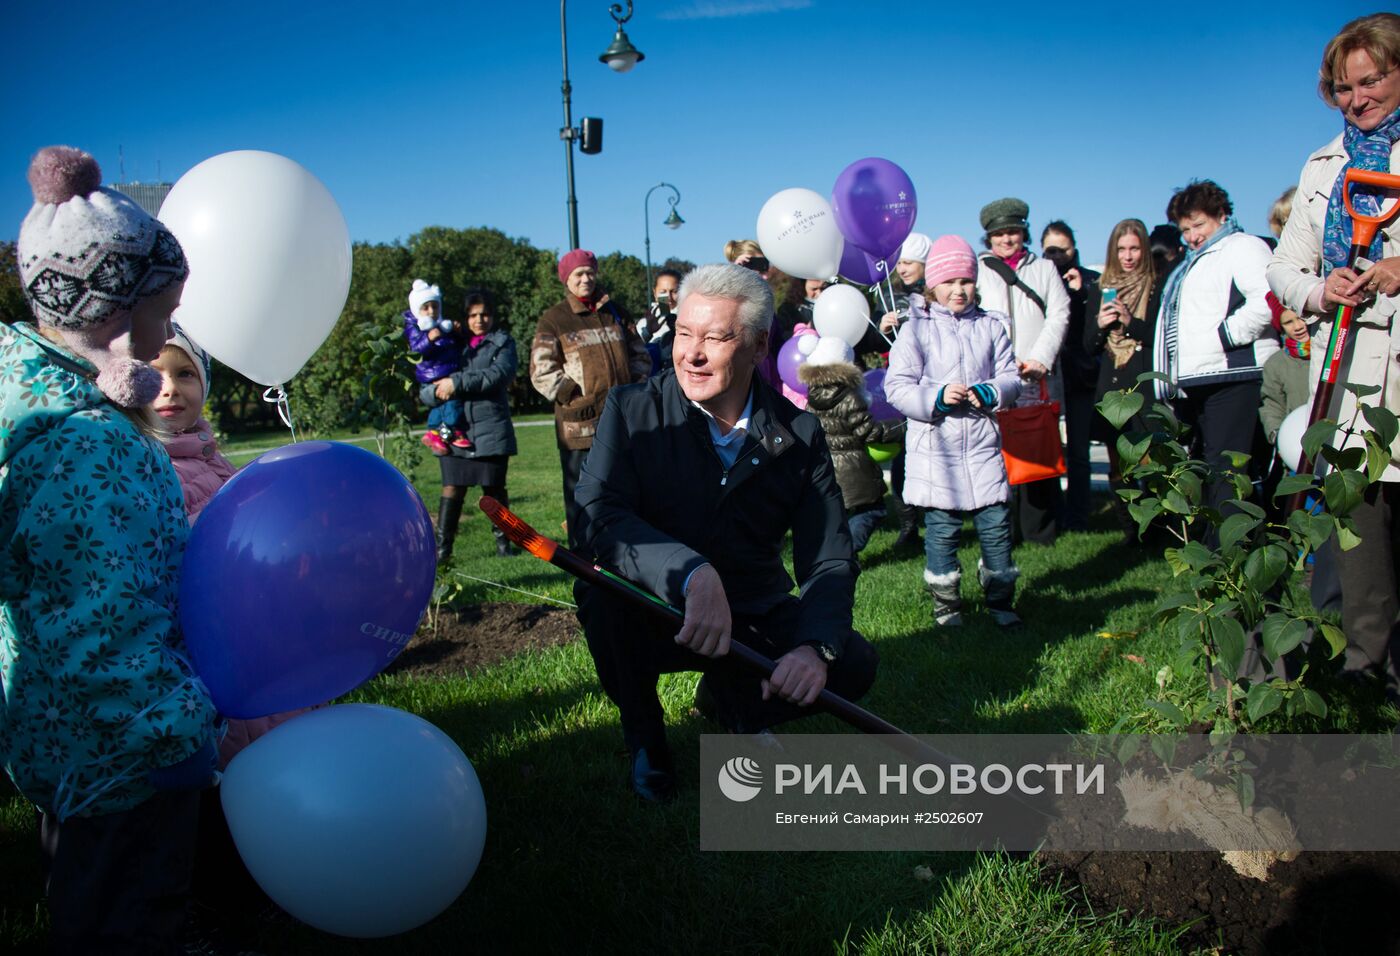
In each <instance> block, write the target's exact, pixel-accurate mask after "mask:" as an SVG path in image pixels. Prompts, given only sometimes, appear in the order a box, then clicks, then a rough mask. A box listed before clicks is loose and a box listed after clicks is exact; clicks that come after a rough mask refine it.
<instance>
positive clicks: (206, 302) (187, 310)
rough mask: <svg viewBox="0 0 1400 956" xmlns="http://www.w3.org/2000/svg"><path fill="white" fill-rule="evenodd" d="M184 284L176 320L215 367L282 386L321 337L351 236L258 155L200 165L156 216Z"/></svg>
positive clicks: (317, 189)
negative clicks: (175, 244) (180, 253)
mask: <svg viewBox="0 0 1400 956" xmlns="http://www.w3.org/2000/svg"><path fill="white" fill-rule="evenodd" d="M160 220H161V222H163V223H165V225H166V226H167V227H168V228H169V229H170V231H171V232H172V233H174V234H175V238H176V239H179V240H180V245H181V246H183V247H184V250H185V256H186V258H188V259H189V263H190V277H189V281H188V282H186V283H185V292H184V295H183V296H182V297H181V299H180V307H179V308H178V309H177V310H176V311H175V316H174V318H175V321H176V322H178V323H179V324H180V326H181V327H182V328H183V329H184V330H185V331H186V332H188V333H189V335H190V338H192V339H194V340H195V341H196V342H198V343H199V344H200V346H201V347H203V348H205V349H207V350H208V351H209V353H210V354H211V355H213V356H214V357H215V358H216V359H218V360H219V361H220V362H223V363H224V364H225V365H228V366H229V367H231V368H233V369H234V370H235V371H238V372H240V373H241V374H243V375H245V376H247V377H248V378H250V379H252V380H253V381H255V382H261V383H262V384H264V385H280V384H282V383H283V382H286V381H287V380H288V379H290V378H291V377H292V376H293V375H295V374H296V373H297V372H298V371H300V369H301V367H302V366H303V365H305V364H306V362H307V360H308V359H309V358H311V356H312V354H313V353H315V351H316V350H317V349H318V348H320V347H321V343H322V342H324V341H325V340H326V336H328V335H330V332H331V328H332V327H334V325H335V322H336V319H338V318H339V317H340V312H341V310H342V309H343V308H344V307H345V299H346V296H348V295H349V293H350V230H349V229H348V228H347V227H346V225H345V217H344V216H343V215H341V212H340V207H339V206H337V205H336V202H335V199H333V198H332V197H331V194H330V192H329V191H328V190H327V189H326V187H325V186H324V185H322V183H321V181H320V180H319V179H317V178H316V177H315V176H313V175H311V173H309V172H307V170H306V169H305V168H304V167H302V166H301V165H300V164H298V163H295V162H293V161H292V160H290V159H287V158H286V157H285V156H278V155H277V154H276V153H265V152H262V151H260V150H238V151H236V152H232V153H221V154H219V155H218V156H214V157H212V158H210V159H206V160H205V161H204V162H202V163H200V164H199V165H198V166H196V167H194V169H191V170H190V171H189V172H187V173H185V175H183V176H181V177H180V180H179V182H177V183H176V184H175V186H174V188H172V189H171V190H170V195H168V196H166V198H165V202H164V204H163V205H162V206H161V208H160Z"/></svg>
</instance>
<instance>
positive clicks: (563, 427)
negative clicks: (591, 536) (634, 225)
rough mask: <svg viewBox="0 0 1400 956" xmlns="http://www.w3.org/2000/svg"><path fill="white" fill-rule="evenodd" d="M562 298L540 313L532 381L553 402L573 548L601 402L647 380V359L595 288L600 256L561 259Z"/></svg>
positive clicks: (579, 253) (580, 253)
mask: <svg viewBox="0 0 1400 956" xmlns="http://www.w3.org/2000/svg"><path fill="white" fill-rule="evenodd" d="M559 281H560V282H562V283H564V288H565V290H566V291H565V294H564V301H562V302H560V303H558V304H557V305H555V306H553V307H552V308H550V309H549V310H548V311H547V312H545V314H544V315H542V316H540V321H539V324H538V325H537V326H536V327H535V339H534V342H533V343H532V345H531V346H530V384H531V385H533V386H534V387H535V391H537V392H539V393H540V394H541V395H543V396H544V397H545V398H547V399H549V400H550V401H551V402H553V403H554V434H555V439H556V441H557V442H558V444H559V465H560V468H561V469H562V470H563V473H564V517H565V519H566V521H567V522H568V531H569V547H570V548H571V549H572V548H575V547H577V545H578V538H577V537H576V536H577V534H578V528H579V517H578V505H577V504H576V503H575V502H574V485H575V484H577V483H578V476H579V471H580V470H581V469H582V467H583V460H584V458H585V457H586V456H587V455H588V449H589V448H591V447H592V445H593V433H594V431H595V430H596V429H597V424H598V417H599V416H600V415H602V413H603V402H604V401H605V400H606V399H607V397H608V391H609V390H610V389H612V387H613V386H615V385H626V384H628V383H629V382H641V381H645V380H646V377H647V375H648V374H649V373H650V372H651V356H650V355H648V354H647V350H646V346H645V345H643V344H642V340H641V339H640V338H638V337H637V333H636V332H634V331H632V329H631V326H630V324H629V323H628V320H627V316H626V315H625V314H624V313H623V311H622V310H621V309H620V308H619V307H618V306H616V305H615V304H613V303H612V302H610V301H609V300H608V296H607V294H606V293H604V292H602V291H601V290H600V289H599V288H598V259H597V257H595V256H594V255H593V253H591V252H589V251H588V250H586V249H574V250H573V251H571V252H569V253H568V254H566V255H565V256H563V257H562V258H561V259H560V260H559Z"/></svg>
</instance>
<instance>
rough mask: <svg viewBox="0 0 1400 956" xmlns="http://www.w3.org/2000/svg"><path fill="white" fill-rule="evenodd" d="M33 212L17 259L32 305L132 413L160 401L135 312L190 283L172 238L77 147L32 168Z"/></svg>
mask: <svg viewBox="0 0 1400 956" xmlns="http://www.w3.org/2000/svg"><path fill="white" fill-rule="evenodd" d="M29 184H30V186H31V187H32V188H33V190H34V206H33V207H32V208H31V209H30V210H29V214H28V215H27V216H25V217H24V222H23V223H22V224H21V226H20V230H19V244H18V249H17V250H16V251H17V258H18V260H19V263H18V264H19V274H20V281H21V282H22V283H23V284H24V295H25V298H26V299H27V300H28V302H29V307H30V308H31V309H32V310H33V311H34V315H35V317H36V318H38V320H39V322H40V323H41V324H42V325H46V326H49V327H51V328H54V329H57V330H58V331H59V332H60V333H61V334H62V336H63V340H64V343H65V344H66V345H67V346H68V347H69V348H70V349H72V350H73V352H75V353H76V354H78V355H79V356H81V357H82V358H84V359H86V360H87V361H89V362H91V363H92V365H93V366H94V367H95V368H96V369H97V372H98V375H97V387H98V388H99V389H101V390H102V393H103V394H104V395H106V396H107V397H108V398H110V399H111V400H112V401H114V402H116V403H117V404H118V405H122V406H125V407H127V408H135V407H138V406H141V405H148V404H150V403H151V402H152V401H154V400H155V397H156V396H157V395H158V394H159V393H160V381H161V380H160V373H159V372H157V371H156V370H155V369H153V368H151V367H150V366H149V365H147V364H146V363H145V362H140V361H137V360H136V359H135V358H134V357H132V355H131V312H132V310H133V309H135V308H136V306H137V305H138V304H139V303H140V302H141V301H142V300H144V299H148V298H151V297H153V296H158V295H160V294H161V293H163V292H165V291H166V290H168V289H169V288H170V287H171V286H173V285H175V284H177V283H179V282H183V281H184V280H185V278H186V277H187V276H188V275H189V267H188V265H187V264H186V262H185V253H184V251H183V250H182V249H181V248H180V243H179V242H178V241H177V240H176V239H175V237H174V236H173V235H171V234H170V231H169V230H168V229H166V228H165V227H164V226H163V225H161V224H160V223H159V222H158V221H157V220H155V219H152V218H151V217H150V216H148V215H147V214H146V213H145V212H144V211H143V210H142V209H141V207H140V206H138V205H136V203H134V202H132V201H131V200H130V199H128V198H127V197H126V196H123V195H122V194H121V193H119V192H116V191H115V190H111V189H103V188H102V170H101V168H99V167H98V165H97V160H95V159H93V158H92V157H91V156H89V155H88V154H87V153H85V152H83V151H82V150H79V149H74V148H72V147H71V146H49V147H46V148H44V149H41V150H40V151H39V152H38V153H37V154H36V155H35V156H34V160H33V161H32V162H31V163H30V165H29Z"/></svg>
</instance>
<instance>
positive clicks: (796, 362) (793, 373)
mask: <svg viewBox="0 0 1400 956" xmlns="http://www.w3.org/2000/svg"><path fill="white" fill-rule="evenodd" d="M811 334H813V333H811V332H804V333H801V334H798V335H794V336H793V337H792V338H790V339H788V340H787V341H786V342H784V343H783V347H782V348H780V349H778V378H780V379H782V380H783V384H784V385H786V386H787V387H788V388H790V389H792V390H793V391H794V392H796V393H797V394H799V395H801V396H803V397H805V396H806V395H807V385H806V384H805V383H804V382H803V381H802V379H800V378H799V377H798V375H797V370H798V369H799V368H801V367H802V366H803V365H805V364H806V363H807V355H806V353H804V352H803V351H802V350H801V348H800V347H799V346H798V344H797V343H798V340H799V339H802V338H803V337H805V336H807V335H811Z"/></svg>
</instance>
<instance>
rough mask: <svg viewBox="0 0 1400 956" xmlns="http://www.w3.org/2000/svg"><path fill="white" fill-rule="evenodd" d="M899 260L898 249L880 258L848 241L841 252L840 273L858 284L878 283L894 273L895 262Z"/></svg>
mask: <svg viewBox="0 0 1400 956" xmlns="http://www.w3.org/2000/svg"><path fill="white" fill-rule="evenodd" d="M898 261H899V252H898V251H895V252H892V253H890V254H889V255H888V256H886V257H885V258H883V259H879V258H876V257H875V256H872V255H871V254H870V253H868V252H866V251H865V250H864V249H861V248H860V247H859V246H857V245H856V244H855V243H853V242H848V243H846V247H845V249H844V250H843V251H842V252H841V272H840V275H841V278H843V279H847V280H849V281H851V282H854V283H856V284H858V285H878V284H879V283H881V282H884V281H885V279H886V278H889V277H892V276H893V275H894V264H895V263H896V262H898Z"/></svg>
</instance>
